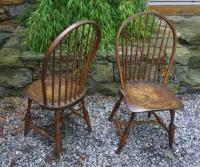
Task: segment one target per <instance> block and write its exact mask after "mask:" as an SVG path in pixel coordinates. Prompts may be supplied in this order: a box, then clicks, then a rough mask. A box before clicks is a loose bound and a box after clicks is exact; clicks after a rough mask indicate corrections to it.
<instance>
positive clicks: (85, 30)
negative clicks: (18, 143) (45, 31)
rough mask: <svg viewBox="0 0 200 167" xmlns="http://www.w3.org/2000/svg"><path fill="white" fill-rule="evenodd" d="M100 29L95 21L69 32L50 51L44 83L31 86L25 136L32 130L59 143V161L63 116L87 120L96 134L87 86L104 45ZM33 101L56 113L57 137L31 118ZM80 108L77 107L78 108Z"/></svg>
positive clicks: (44, 64) (76, 25) (45, 59)
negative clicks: (91, 116)
mask: <svg viewBox="0 0 200 167" xmlns="http://www.w3.org/2000/svg"><path fill="white" fill-rule="evenodd" d="M100 36H101V33H100V29H99V27H98V25H97V24H96V23H95V22H94V21H89V20H82V21H79V22H77V23H74V24H72V25H71V26H69V27H68V28H67V29H65V30H64V31H63V32H62V33H61V34H60V35H58V36H57V37H56V38H55V40H54V41H53V42H52V43H51V45H50V46H49V48H48V49H47V52H46V54H45V55H44V57H43V60H42V72H41V79H40V80H37V81H34V82H33V83H32V84H30V85H29V86H27V87H26V88H25V89H24V91H23V95H24V96H25V97H26V98H28V108H27V112H26V115H25V119H24V120H25V124H24V135H26V134H27V133H28V130H29V129H33V130H34V131H35V132H37V133H39V134H40V135H42V136H44V137H46V138H47V139H49V140H51V141H53V142H55V146H56V147H55V150H56V158H60V153H61V129H60V127H61V126H60V124H61V123H62V122H61V118H62V116H61V114H63V113H64V112H65V109H66V110H67V112H68V113H69V112H71V113H72V114H75V115H77V116H79V117H81V118H83V119H84V120H85V122H86V123H87V126H88V129H89V131H91V130H92V127H91V123H90V117H89V114H88V111H87V109H86V104H85V92H86V88H85V84H86V81H87V76H88V73H89V69H90V65H91V63H92V60H93V59H94V57H95V55H96V52H97V49H98V46H99V41H100ZM32 101H35V102H37V103H38V104H39V105H40V106H41V107H42V108H45V109H48V110H51V111H53V112H54V113H55V123H54V124H53V125H55V135H54V136H51V135H50V134H49V133H48V132H47V131H45V129H44V128H41V127H38V126H37V125H36V124H35V123H34V121H32V117H31V105H32ZM75 105H77V106H76V107H74V106H75Z"/></svg>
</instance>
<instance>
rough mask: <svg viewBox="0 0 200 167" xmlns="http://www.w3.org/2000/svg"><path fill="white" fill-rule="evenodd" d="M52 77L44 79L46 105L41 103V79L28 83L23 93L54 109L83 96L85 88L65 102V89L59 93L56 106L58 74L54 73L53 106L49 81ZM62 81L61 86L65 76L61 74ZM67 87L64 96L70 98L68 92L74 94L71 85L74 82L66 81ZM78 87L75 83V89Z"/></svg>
mask: <svg viewBox="0 0 200 167" xmlns="http://www.w3.org/2000/svg"><path fill="white" fill-rule="evenodd" d="M51 80H52V77H47V79H46V92H47V93H46V94H47V99H48V101H47V105H44V103H43V93H42V81H41V80H37V81H34V82H33V83H32V84H30V85H29V86H27V87H26V88H25V89H24V91H23V95H24V96H25V97H27V98H29V99H31V100H33V101H35V102H37V103H39V104H40V105H41V106H43V107H46V108H48V109H52V108H53V109H55V108H64V107H66V106H69V105H71V104H73V103H75V102H77V101H79V100H80V99H81V98H83V97H84V95H85V93H86V90H85V89H84V90H82V92H80V94H78V95H77V96H75V97H74V98H72V99H71V100H68V101H67V103H64V101H65V91H62V92H61V94H60V101H61V102H60V105H59V106H58V100H59V99H58V97H59V94H58V92H59V91H58V90H59V82H58V81H59V76H58V75H56V76H55V90H57V91H55V95H54V96H55V98H54V102H55V104H54V106H52V83H51ZM61 80H62V81H63V82H62V83H61V87H64V86H65V83H64V80H65V76H64V75H63V76H62V79H61ZM68 82H69V84H68V87H66V89H67V94H66V98H67V99H70V93H71V94H72V95H74V94H75V91H76V90H75V87H74V86H72V85H75V82H71V81H68ZM79 89H80V85H77V90H79Z"/></svg>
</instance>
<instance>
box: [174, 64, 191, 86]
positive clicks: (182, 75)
mask: <svg viewBox="0 0 200 167" xmlns="http://www.w3.org/2000/svg"><path fill="white" fill-rule="evenodd" d="M174 68H175V70H174V71H175V78H176V82H177V83H180V82H181V81H184V80H185V79H186V72H187V71H188V66H180V65H176V66H175V67H174Z"/></svg>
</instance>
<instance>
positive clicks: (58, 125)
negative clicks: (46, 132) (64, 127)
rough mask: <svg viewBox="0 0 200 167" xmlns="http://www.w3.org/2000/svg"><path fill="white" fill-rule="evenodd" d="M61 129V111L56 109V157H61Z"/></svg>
mask: <svg viewBox="0 0 200 167" xmlns="http://www.w3.org/2000/svg"><path fill="white" fill-rule="evenodd" d="M60 133H61V130H60V111H55V143H56V158H57V159H60V152H61V134H60Z"/></svg>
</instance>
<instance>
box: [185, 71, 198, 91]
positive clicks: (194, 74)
mask: <svg viewBox="0 0 200 167" xmlns="http://www.w3.org/2000/svg"><path fill="white" fill-rule="evenodd" d="M184 83H186V84H187V85H189V86H190V87H191V88H194V89H196V88H198V89H200V71H199V70H192V69H189V70H188V71H187V72H186V79H185V81H184Z"/></svg>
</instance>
